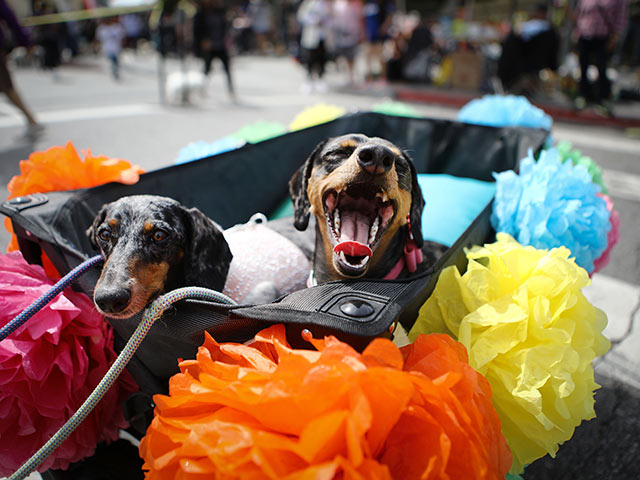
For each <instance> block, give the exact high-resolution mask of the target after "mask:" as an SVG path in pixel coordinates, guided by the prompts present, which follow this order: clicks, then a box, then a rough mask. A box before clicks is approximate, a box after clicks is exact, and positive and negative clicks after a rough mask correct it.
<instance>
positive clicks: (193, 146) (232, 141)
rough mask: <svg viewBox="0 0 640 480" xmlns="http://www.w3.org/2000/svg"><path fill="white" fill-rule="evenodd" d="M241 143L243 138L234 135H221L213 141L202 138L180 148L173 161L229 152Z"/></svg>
mask: <svg viewBox="0 0 640 480" xmlns="http://www.w3.org/2000/svg"><path fill="white" fill-rule="evenodd" d="M243 144H244V141H243V140H240V139H239V138H235V137H222V138H219V139H218V140H214V141H213V142H205V141H203V140H199V141H197V142H191V143H189V144H187V145H186V146H184V147H182V148H181V149H180V151H179V152H178V158H176V159H175V161H174V163H175V164H176V165H179V164H181V163H187V162H191V161H193V160H199V159H201V158H206V157H210V156H212V155H217V154H219V153H224V152H229V151H231V150H235V149H236V148H239V147H241V146H242V145H243Z"/></svg>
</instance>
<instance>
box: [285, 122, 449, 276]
mask: <svg viewBox="0 0 640 480" xmlns="http://www.w3.org/2000/svg"><path fill="white" fill-rule="evenodd" d="M289 190H290V194H291V198H292V200H293V206H294V225H295V227H296V228H297V229H298V230H305V229H306V228H307V226H308V224H309V218H310V215H311V214H313V215H315V217H316V220H317V221H316V240H315V251H314V258H313V260H312V265H313V271H312V275H311V278H313V279H314V280H312V281H311V284H315V283H324V282H327V281H331V280H343V279H349V278H377V279H381V278H399V277H405V276H407V275H408V274H410V273H414V272H416V271H420V270H422V269H424V268H425V267H426V266H428V265H431V264H432V263H434V262H435V260H436V258H437V257H439V256H440V255H441V254H442V253H443V252H444V250H445V249H446V247H444V246H442V245H440V244H435V243H433V242H424V241H423V238H422V230H421V218H422V211H423V209H424V205H425V204H424V199H423V197H422V192H421V190H420V186H419V184H418V181H417V176H416V171H415V167H414V166H413V162H412V160H411V159H410V158H409V156H408V155H407V154H406V153H405V152H403V151H402V150H401V149H399V148H398V147H397V146H395V145H394V144H392V143H391V142H389V141H387V140H384V139H382V138H369V137H367V136H365V135H361V134H348V135H343V136H340V137H337V138H331V139H328V140H326V141H324V142H322V143H320V144H319V145H318V146H317V147H316V148H315V150H314V151H313V152H312V153H311V155H310V156H309V158H308V159H307V160H306V162H305V163H304V165H303V166H302V167H301V168H300V169H299V170H298V171H297V172H296V173H295V174H294V175H293V177H292V178H291V180H290V182H289ZM425 244H426V245H425Z"/></svg>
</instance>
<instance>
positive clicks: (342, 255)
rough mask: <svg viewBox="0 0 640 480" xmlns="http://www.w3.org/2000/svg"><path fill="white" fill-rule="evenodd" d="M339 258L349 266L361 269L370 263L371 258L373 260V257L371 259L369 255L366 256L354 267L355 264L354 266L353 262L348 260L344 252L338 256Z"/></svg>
mask: <svg viewBox="0 0 640 480" xmlns="http://www.w3.org/2000/svg"><path fill="white" fill-rule="evenodd" d="M338 256H339V257H340V260H342V261H343V262H344V263H347V264H349V265H353V266H359V267H364V266H365V265H366V264H367V263H369V258H371V257H369V255H366V256H364V257H362V260H360V261H359V262H358V263H357V264H355V265H354V264H352V263H351V262H349V261H348V260H347V257H346V255H345V254H344V252H340V253H339V254H338Z"/></svg>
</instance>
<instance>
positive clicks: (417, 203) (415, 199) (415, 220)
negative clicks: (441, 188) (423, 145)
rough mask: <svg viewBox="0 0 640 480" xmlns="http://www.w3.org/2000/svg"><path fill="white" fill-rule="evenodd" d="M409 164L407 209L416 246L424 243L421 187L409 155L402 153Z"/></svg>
mask: <svg viewBox="0 0 640 480" xmlns="http://www.w3.org/2000/svg"><path fill="white" fill-rule="evenodd" d="M403 154H404V156H405V158H406V159H407V163H408V164H409V169H410V170H411V209H410V210H409V219H410V220H411V233H412V234H413V240H414V241H415V242H416V246H417V247H418V248H420V247H422V245H423V244H424V239H423V238H422V211H423V210H424V205H425V203H424V197H423V196H422V189H421V188H420V184H419V183H418V175H417V173H416V168H415V167H414V166H413V161H412V160H411V157H409V155H407V154H406V153H403Z"/></svg>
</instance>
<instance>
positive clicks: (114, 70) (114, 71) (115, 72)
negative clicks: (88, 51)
mask: <svg viewBox="0 0 640 480" xmlns="http://www.w3.org/2000/svg"><path fill="white" fill-rule="evenodd" d="M109 60H110V61H111V75H112V76H113V78H114V80H119V79H120V64H119V62H118V55H116V54H115V53H111V54H109Z"/></svg>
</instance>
